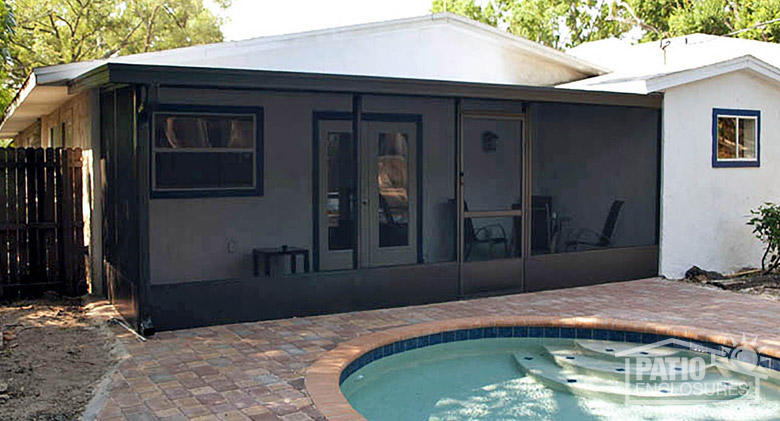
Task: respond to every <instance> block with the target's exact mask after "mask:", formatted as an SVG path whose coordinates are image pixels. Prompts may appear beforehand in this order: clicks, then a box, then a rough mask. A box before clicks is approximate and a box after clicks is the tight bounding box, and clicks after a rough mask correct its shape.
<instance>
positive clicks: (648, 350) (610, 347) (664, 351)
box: [574, 339, 684, 359]
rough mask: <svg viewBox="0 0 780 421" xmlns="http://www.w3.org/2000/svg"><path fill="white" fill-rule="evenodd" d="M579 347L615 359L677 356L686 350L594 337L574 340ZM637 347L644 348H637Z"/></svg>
mask: <svg viewBox="0 0 780 421" xmlns="http://www.w3.org/2000/svg"><path fill="white" fill-rule="evenodd" d="M574 343H575V345H576V346H577V349H579V350H580V351H582V352H583V353H584V354H589V355H593V356H595V357H601V358H608V359H615V358H626V357H648V358H654V357H677V356H681V355H683V354H684V351H682V350H680V349H675V348H671V347H668V346H659V347H655V348H653V347H649V346H647V345H640V344H633V343H621V342H610V341H598V340H593V339H576V340H575V341H574ZM637 348H642V349H641V350H637ZM623 353H630V354H627V355H624V356H618V354H623Z"/></svg>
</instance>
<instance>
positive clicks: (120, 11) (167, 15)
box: [0, 0, 230, 89]
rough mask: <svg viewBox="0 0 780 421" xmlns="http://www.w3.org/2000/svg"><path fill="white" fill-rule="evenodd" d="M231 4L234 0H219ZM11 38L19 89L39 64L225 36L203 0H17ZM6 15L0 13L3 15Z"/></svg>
mask: <svg viewBox="0 0 780 421" xmlns="http://www.w3.org/2000/svg"><path fill="white" fill-rule="evenodd" d="M215 3H217V4H218V5H219V6H221V7H223V8H226V7H228V6H229V5H230V0H215ZM10 5H11V8H12V10H13V16H15V19H16V30H15V32H14V33H13V34H12V35H11V36H10V38H9V39H8V57H9V59H10V61H9V62H8V64H9V66H8V68H9V69H10V71H9V78H8V79H6V88H7V89H8V88H10V89H14V88H17V87H18V86H19V84H20V83H21V82H22V81H24V79H25V78H26V77H27V76H28V75H29V73H30V71H31V70H32V69H33V68H35V67H40V66H51V65H55V64H63V63H72V62H75V61H84V60H92V59H104V58H109V57H113V56H118V55H126V54H135V53H143V52H147V51H157V50H166V49H170V48H175V47H183V46H189V45H196V44H205V43H211V42H218V41H222V31H221V30H220V25H221V23H222V22H221V21H220V18H219V17H218V16H215V15H214V14H213V13H212V12H211V11H210V10H209V9H208V8H206V7H205V6H204V4H203V0H11V3H10ZM1 18H2V17H0V19H1Z"/></svg>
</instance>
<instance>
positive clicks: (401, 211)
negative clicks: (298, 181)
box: [315, 119, 418, 270]
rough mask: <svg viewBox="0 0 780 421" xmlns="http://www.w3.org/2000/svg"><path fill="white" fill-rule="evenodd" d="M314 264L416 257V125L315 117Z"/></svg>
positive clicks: (348, 265)
mask: <svg viewBox="0 0 780 421" xmlns="http://www.w3.org/2000/svg"><path fill="white" fill-rule="evenodd" d="M317 126H318V133H317V136H318V139H317V148H316V149H317V156H316V157H315V159H316V160H317V173H316V177H317V183H316V184H317V190H318V191H317V192H316V194H317V221H318V224H317V225H318V226H317V233H318V268H319V270H344V269H352V268H355V266H356V263H357V264H359V266H360V267H378V266H391V265H404V264H413V263H415V262H416V261H417V247H418V238H417V224H418V211H417V209H418V206H417V205H418V191H417V185H418V183H417V177H418V174H417V159H418V157H417V141H418V140H417V124H416V123H412V122H384V121H366V122H363V123H362V125H361V130H360V132H361V138H360V139H359V141H358V142H355V141H354V136H353V128H352V120H351V119H349V120H347V119H344V120H336V119H333V120H325V119H322V120H319V121H318V125H317Z"/></svg>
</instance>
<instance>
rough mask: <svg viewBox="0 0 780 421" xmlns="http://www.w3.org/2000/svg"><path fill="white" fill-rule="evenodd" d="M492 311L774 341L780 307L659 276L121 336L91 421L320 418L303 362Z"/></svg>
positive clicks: (779, 336)
mask: <svg viewBox="0 0 780 421" xmlns="http://www.w3.org/2000/svg"><path fill="white" fill-rule="evenodd" d="M494 315H541V316H597V317H605V318H614V319H622V320H629V321H650V322H659V323H667V324H675V325H688V326H691V327H698V328H704V329H712V330H718V331H721V332H723V333H724V334H727V335H730V336H732V337H733V338H734V340H736V341H740V340H741V339H742V335H743V334H744V335H745V336H746V339H747V340H748V341H751V340H753V339H754V338H757V339H758V344H759V345H761V344H771V345H774V346H780V324H778V320H780V303H778V302H774V301H770V300H766V299H763V298H760V297H755V296H749V295H742V294H737V293H731V292H727V291H721V290H715V289H710V288H704V287H699V286H696V285H692V284H685V283H681V282H675V281H668V280H662V279H645V280H640V281H630V282H621V283H612V284H604V285H596V286H590V287H583V288H573V289H565V290H555V291H544V292H537V293H528V294H518V295H509V296H502V297H491V298H483V299H476V300H468V301H458V302H448V303H440V304H430V305H424V306H414V307H403V308H393V309H383V310H372V311H364V312H355V313H343V314H334V315H325V316H315V317H305V318H293V319H283V320H273V321H264V322H252V323H240V324H232V325H223V326H214V327H204V328H196V329H185V330H178V331H173V332H162V333H158V334H157V335H155V336H153V337H151V338H149V340H148V341H146V342H139V341H137V340H136V339H135V338H134V337H133V336H132V335H131V334H129V333H127V334H122V335H121V336H120V340H121V341H122V342H123V343H124V344H125V346H126V348H127V350H128V351H129V353H130V357H129V358H127V359H126V360H125V361H123V362H122V363H121V365H120V369H119V370H118V371H117V373H116V374H115V375H114V378H113V379H112V383H111V385H110V386H109V387H110V395H109V399H108V400H107V402H106V405H105V407H104V408H103V410H102V411H101V412H100V414H99V416H98V419H99V420H181V419H195V420H285V421H298V420H301V421H303V420H322V419H324V418H323V416H322V415H321V414H320V413H319V412H318V411H317V409H316V408H315V407H314V406H313V405H312V402H311V399H310V398H309V396H308V394H307V392H306V389H305V386H304V380H303V379H304V376H305V374H306V370H307V368H308V367H309V366H310V365H311V364H312V363H313V362H314V361H315V360H317V359H318V358H320V357H321V356H322V355H323V354H324V353H325V352H327V351H328V350H330V349H332V348H334V347H335V346H336V345H337V344H339V343H341V342H344V341H347V340H350V339H353V338H355V337H357V336H360V335H365V334H369V333H373V332H377V331H380V330H384V329H388V328H393V327H399V326H405V325H409V324H415V323H422V322H430V321H437V320H444V319H449V318H461V317H478V316H494Z"/></svg>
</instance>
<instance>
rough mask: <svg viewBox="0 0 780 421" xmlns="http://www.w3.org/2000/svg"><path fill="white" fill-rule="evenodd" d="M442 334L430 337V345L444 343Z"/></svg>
mask: <svg viewBox="0 0 780 421" xmlns="http://www.w3.org/2000/svg"><path fill="white" fill-rule="evenodd" d="M441 337H442V334H441V333H434V334H433V335H430V336H429V338H430V339H429V343H430V344H431V345H436V344H440V343H441V342H442V338H441Z"/></svg>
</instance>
